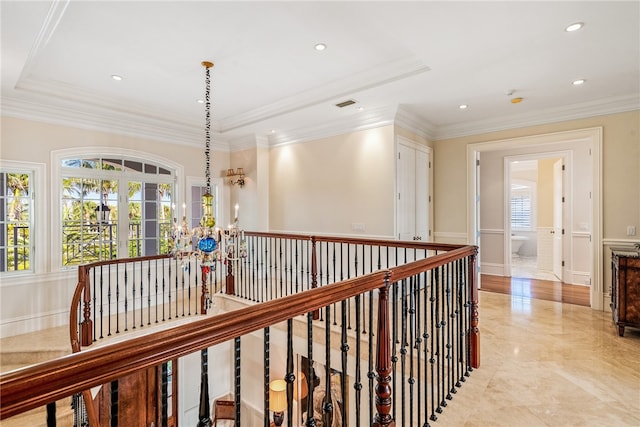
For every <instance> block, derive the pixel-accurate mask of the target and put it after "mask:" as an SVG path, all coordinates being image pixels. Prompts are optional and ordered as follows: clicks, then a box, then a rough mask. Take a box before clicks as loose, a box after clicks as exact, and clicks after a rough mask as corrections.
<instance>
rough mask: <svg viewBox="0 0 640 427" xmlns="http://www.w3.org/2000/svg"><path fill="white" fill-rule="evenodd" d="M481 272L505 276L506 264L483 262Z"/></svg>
mask: <svg viewBox="0 0 640 427" xmlns="http://www.w3.org/2000/svg"><path fill="white" fill-rule="evenodd" d="M480 273H481V274H488V275H489V276H504V275H505V274H504V264H496V263H491V262H481V263H480Z"/></svg>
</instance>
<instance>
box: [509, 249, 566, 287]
mask: <svg viewBox="0 0 640 427" xmlns="http://www.w3.org/2000/svg"><path fill="white" fill-rule="evenodd" d="M511 277H525V278H528V279H540V280H553V281H559V279H558V277H556V275H555V274H553V272H551V271H546V270H538V266H537V258H536V257H527V256H520V255H517V254H516V255H512V256H511Z"/></svg>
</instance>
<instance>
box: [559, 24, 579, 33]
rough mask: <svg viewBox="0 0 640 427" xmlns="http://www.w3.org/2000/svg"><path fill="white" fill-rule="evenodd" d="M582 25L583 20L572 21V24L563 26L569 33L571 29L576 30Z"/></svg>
mask: <svg viewBox="0 0 640 427" xmlns="http://www.w3.org/2000/svg"><path fill="white" fill-rule="evenodd" d="M582 27H584V22H574V23H573V24H571V25H569V26H568V27H567V28H565V29H564V30H565V31H566V32H568V33H571V32H573V31H578V30H579V29H580V28H582Z"/></svg>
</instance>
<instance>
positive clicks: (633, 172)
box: [434, 111, 640, 240]
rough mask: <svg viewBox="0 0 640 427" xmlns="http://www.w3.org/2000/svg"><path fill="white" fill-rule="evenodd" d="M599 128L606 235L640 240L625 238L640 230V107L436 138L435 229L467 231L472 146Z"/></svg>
mask: <svg viewBox="0 0 640 427" xmlns="http://www.w3.org/2000/svg"><path fill="white" fill-rule="evenodd" d="M599 126H602V128H603V144H602V145H603V148H602V163H603V166H602V187H603V188H602V194H603V197H602V198H603V215H602V218H603V237H604V239H635V240H640V237H638V236H635V237H631V238H629V237H627V236H626V226H627V225H635V226H636V228H640V227H639V226H640V111H633V112H627V113H620V114H613V115H607V116H598V117H592V118H587V119H580V120H572V121H567V122H561V123H554V124H548V125H541V126H532V127H527V128H521V129H512V130H507V131H501V132H492V133H486V134H481V135H473V136H467V137H461V138H454V139H448V140H441V141H436V142H435V143H434V200H435V214H434V215H435V229H436V232H445V233H467V216H466V214H467V188H466V185H467V176H466V156H467V153H466V150H467V145H468V144H471V143H478V142H486V141H496V140H501V139H507V138H515V137H522V136H530V135H539V134H546V133H553V132H560V131H567V130H576V129H584V128H591V127H599Z"/></svg>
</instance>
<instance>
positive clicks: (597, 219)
mask: <svg viewBox="0 0 640 427" xmlns="http://www.w3.org/2000/svg"><path fill="white" fill-rule="evenodd" d="M602 131H603V130H602V127H593V128H586V129H578V130H571V131H563V132H554V133H547V134H540V135H531V136H522V137H515V138H508V139H499V140H492V141H491V140H490V141H486V142H479V143H470V144H467V147H466V148H467V241H468V242H469V243H470V244H474V245H475V244H477V241H478V239H477V237H476V234H477V232H478V226H477V223H478V218H477V215H476V204H477V203H479V200H478V197H477V196H478V194H477V191H476V181H477V176H476V156H477V154H478V153H482V152H488V151H496V150H505V149H514V148H540V149H541V150H542V151H553V149H554V147H557V146H558V144H560V143H580V145H582V146H583V147H585V149H590V150H591V172H592V174H591V175H592V183H591V220H592V221H591V252H592V253H591V258H592V259H591V272H590V274H591V288H590V290H591V308H593V309H594V310H604V308H605V306H606V305H605V301H604V290H603V282H604V278H603V272H602V266H603V250H602ZM481 250H482V249H480V251H481ZM478 269H479V263H478ZM477 275H478V281H477V283H478V286H481V281H480V277H479V270H478V272H477Z"/></svg>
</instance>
